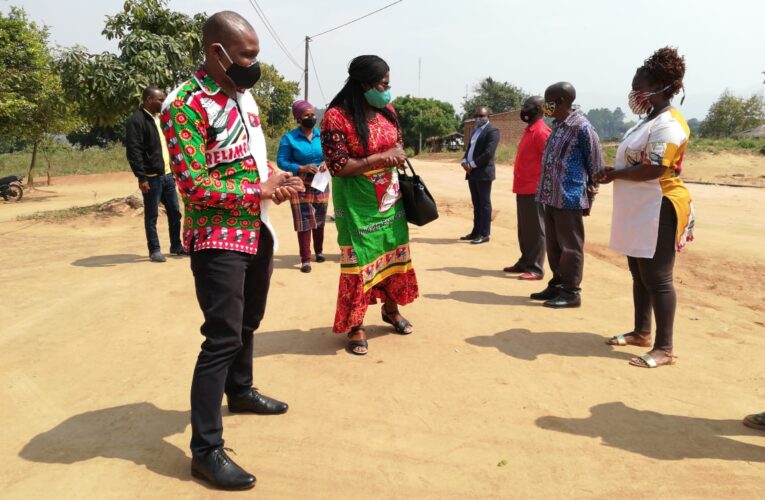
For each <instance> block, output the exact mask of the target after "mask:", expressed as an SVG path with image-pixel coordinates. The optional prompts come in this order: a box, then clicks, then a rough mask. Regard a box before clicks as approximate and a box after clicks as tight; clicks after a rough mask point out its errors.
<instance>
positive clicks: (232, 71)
mask: <svg viewBox="0 0 765 500" xmlns="http://www.w3.org/2000/svg"><path fill="white" fill-rule="evenodd" d="M220 48H221V50H223V53H224V54H225V55H226V57H227V58H228V60H229V61H231V66H229V67H228V69H227V70H226V76H227V77H229V78H231V81H232V82H234V85H236V86H237V87H238V88H242V89H251V88H252V87H253V86H254V85H255V84H256V83H257V82H258V80H260V62H259V61H255V62H254V63H252V64H251V65H249V66H242V65H241V64H237V63H235V62H234V60H233V59H231V56H229V55H228V52H226V49H225V48H224V47H223V45H221V46H220ZM218 64H220V66H221V68H223V64H221V62H220V61H218ZM224 69H225V68H224Z"/></svg>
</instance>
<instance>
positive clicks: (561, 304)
mask: <svg viewBox="0 0 765 500" xmlns="http://www.w3.org/2000/svg"><path fill="white" fill-rule="evenodd" d="M542 305H543V306H545V307H552V308H553V309H565V308H567V307H579V306H581V305H582V298H581V297H580V296H579V295H578V294H577V295H569V294H565V295H558V296H557V297H555V298H554V299H550V300H546V301H545V303H544V304H542Z"/></svg>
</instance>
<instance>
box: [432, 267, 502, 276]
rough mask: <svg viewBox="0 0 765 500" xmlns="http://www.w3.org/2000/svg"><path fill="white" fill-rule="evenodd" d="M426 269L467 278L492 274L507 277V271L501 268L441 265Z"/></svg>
mask: <svg viewBox="0 0 765 500" xmlns="http://www.w3.org/2000/svg"><path fill="white" fill-rule="evenodd" d="M428 271H444V272H447V273H452V274H456V275H457V276H466V277H468V278H484V277H486V276H494V277H495V278H507V273H505V272H503V271H502V270H501V269H478V268H475V267H442V268H439V269H428Z"/></svg>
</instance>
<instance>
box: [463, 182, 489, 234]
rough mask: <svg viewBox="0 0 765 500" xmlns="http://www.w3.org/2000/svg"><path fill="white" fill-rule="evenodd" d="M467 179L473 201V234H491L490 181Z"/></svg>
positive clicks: (471, 232)
mask: <svg viewBox="0 0 765 500" xmlns="http://www.w3.org/2000/svg"><path fill="white" fill-rule="evenodd" d="M492 182H493V181H471V180H468V187H469V188H470V198H471V200H472V201H473V230H472V231H470V234H472V235H473V236H491V183H492Z"/></svg>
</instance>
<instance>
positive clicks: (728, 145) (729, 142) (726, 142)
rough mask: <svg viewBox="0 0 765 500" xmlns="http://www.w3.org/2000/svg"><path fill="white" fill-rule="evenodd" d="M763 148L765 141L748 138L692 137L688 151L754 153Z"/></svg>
mask: <svg viewBox="0 0 765 500" xmlns="http://www.w3.org/2000/svg"><path fill="white" fill-rule="evenodd" d="M763 148H765V140H763V139H756V138H748V137H747V138H741V139H734V138H732V137H728V138H724V139H707V138H705V137H698V138H694V137H691V142H690V144H688V151H696V152H702V153H724V152H730V153H740V152H749V153H754V152H757V151H761V150H763Z"/></svg>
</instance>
